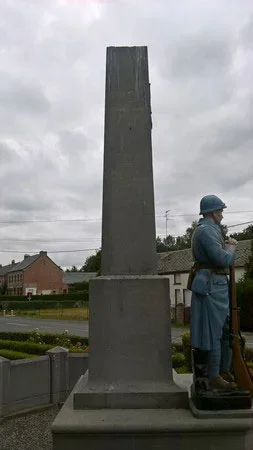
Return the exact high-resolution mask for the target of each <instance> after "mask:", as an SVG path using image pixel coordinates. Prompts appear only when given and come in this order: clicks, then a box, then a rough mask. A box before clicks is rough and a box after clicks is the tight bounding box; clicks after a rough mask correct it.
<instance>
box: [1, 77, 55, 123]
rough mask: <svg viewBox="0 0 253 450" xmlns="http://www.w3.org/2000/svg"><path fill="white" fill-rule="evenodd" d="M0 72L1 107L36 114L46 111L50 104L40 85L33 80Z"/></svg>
mask: <svg viewBox="0 0 253 450" xmlns="http://www.w3.org/2000/svg"><path fill="white" fill-rule="evenodd" d="M6 78H7V77H6V74H5V73H4V74H3V73H2V74H0V102H1V107H2V108H4V109H6V108H8V107H10V108H13V109H14V113H15V110H16V109H17V110H18V111H22V114H24V113H25V112H28V113H32V114H37V113H39V114H40V113H46V112H48V110H49V107H50V104H49V101H48V100H47V98H46V96H45V94H44V92H43V89H42V88H41V86H39V85H36V84H35V83H34V80H31V79H29V78H27V79H18V78H14V77H8V79H6Z"/></svg>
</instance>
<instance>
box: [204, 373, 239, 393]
mask: <svg viewBox="0 0 253 450" xmlns="http://www.w3.org/2000/svg"><path fill="white" fill-rule="evenodd" d="M209 381H210V387H211V389H212V390H220V389H224V390H226V391H231V390H233V389H236V388H237V386H236V384H235V383H233V382H228V381H225V380H224V379H223V378H222V377H221V376H220V375H218V376H217V377H211V378H210V379H209Z"/></svg>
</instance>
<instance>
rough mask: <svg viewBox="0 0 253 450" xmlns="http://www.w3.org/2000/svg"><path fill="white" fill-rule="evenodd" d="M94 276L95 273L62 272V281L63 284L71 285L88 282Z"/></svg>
mask: <svg viewBox="0 0 253 450" xmlns="http://www.w3.org/2000/svg"><path fill="white" fill-rule="evenodd" d="M96 276H97V273H96V272H63V274H62V279H63V283H65V284H73V283H82V282H83V281H89V280H91V279H92V278H95V277H96Z"/></svg>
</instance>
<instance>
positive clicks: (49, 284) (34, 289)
mask: <svg viewBox="0 0 253 450" xmlns="http://www.w3.org/2000/svg"><path fill="white" fill-rule="evenodd" d="M2 272H4V277H5V282H6V283H7V291H6V293H7V295H28V294H29V293H31V294H32V295H46V294H67V293H68V286H67V285H66V284H64V283H63V280H62V269H61V268H60V267H59V266H57V265H56V264H55V263H54V262H53V261H52V260H51V259H50V258H49V257H48V255H47V252H45V251H41V252H40V253H39V254H37V255H32V256H30V255H24V259H23V261H21V262H19V263H15V262H13V264H12V265H9V266H5V267H2V269H1V272H0V273H2Z"/></svg>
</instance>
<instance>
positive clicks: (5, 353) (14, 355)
mask: <svg viewBox="0 0 253 450" xmlns="http://www.w3.org/2000/svg"><path fill="white" fill-rule="evenodd" d="M0 356H2V357H3V358H6V359H12V360H14V359H25V358H35V357H36V356H37V355H28V354H27V353H22V352H16V351H13V350H5V349H0Z"/></svg>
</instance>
